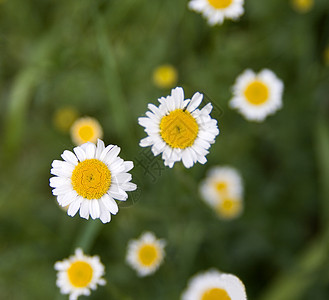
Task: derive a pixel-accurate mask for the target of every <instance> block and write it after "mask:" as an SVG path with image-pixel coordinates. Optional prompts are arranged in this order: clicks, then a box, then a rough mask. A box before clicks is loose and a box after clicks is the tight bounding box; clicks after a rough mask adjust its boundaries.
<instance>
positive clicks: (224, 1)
mask: <svg viewBox="0 0 329 300" xmlns="http://www.w3.org/2000/svg"><path fill="white" fill-rule="evenodd" d="M208 2H209V4H210V5H211V6H212V7H214V8H216V9H223V8H227V7H229V6H230V5H231V4H232V2H233V0H208Z"/></svg>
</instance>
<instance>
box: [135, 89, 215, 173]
mask: <svg viewBox="0 0 329 300" xmlns="http://www.w3.org/2000/svg"><path fill="white" fill-rule="evenodd" d="M202 99H203V95H202V94H200V93H195V94H194V95H193V97H192V99H191V100H190V99H187V100H185V99H184V91H183V89H182V88H180V87H177V88H175V89H173V90H172V91H171V95H169V96H167V97H166V98H164V97H162V98H160V99H159V102H160V105H159V107H156V106H155V105H153V104H149V105H148V108H149V110H150V111H148V112H146V117H142V118H139V119H138V123H139V124H140V125H141V126H143V127H145V132H146V133H147V134H148V137H146V138H144V139H142V140H141V141H140V144H139V145H140V146H141V147H148V146H152V148H151V150H152V152H153V154H154V155H155V156H156V155H158V154H160V153H162V159H163V160H164V164H165V165H166V166H169V167H170V168H172V167H173V165H174V164H175V162H178V161H181V160H182V162H183V164H184V166H185V167H186V168H190V167H192V166H193V165H194V164H195V163H196V162H197V161H198V162H199V163H201V164H205V163H206V161H207V159H206V155H207V154H208V153H209V152H208V149H209V148H210V145H211V144H213V143H214V142H215V137H216V136H217V135H218V134H219V130H218V127H217V121H216V120H214V119H212V118H211V117H210V112H211V110H212V105H211V104H210V103H208V104H207V105H206V106H204V107H203V108H202V109H201V110H200V109H198V106H199V105H200V103H201V101H202Z"/></svg>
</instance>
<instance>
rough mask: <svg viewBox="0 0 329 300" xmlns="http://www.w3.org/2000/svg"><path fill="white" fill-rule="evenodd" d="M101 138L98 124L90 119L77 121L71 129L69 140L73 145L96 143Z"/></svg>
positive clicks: (101, 130) (101, 133)
mask: <svg viewBox="0 0 329 300" xmlns="http://www.w3.org/2000/svg"><path fill="white" fill-rule="evenodd" d="M102 137H103V129H102V126H101V125H100V124H99V122H98V121H97V120H96V119H94V118H91V117H83V118H80V119H77V120H76V121H75V122H74V123H73V125H72V127H71V138H72V141H73V143H74V144H75V145H77V146H78V145H82V144H84V143H87V142H91V143H96V142H97V139H101V138H102Z"/></svg>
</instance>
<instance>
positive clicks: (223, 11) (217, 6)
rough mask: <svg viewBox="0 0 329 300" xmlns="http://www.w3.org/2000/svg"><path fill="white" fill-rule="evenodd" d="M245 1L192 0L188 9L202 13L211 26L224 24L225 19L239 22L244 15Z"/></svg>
mask: <svg viewBox="0 0 329 300" xmlns="http://www.w3.org/2000/svg"><path fill="white" fill-rule="evenodd" d="M243 4H244V0H191V1H190V2H189V4H188V7H189V8H190V9H191V10H194V11H196V12H200V13H202V15H203V16H204V17H205V18H207V19H208V23H209V25H211V26H213V25H215V24H222V23H223V22H224V19H225V18H226V19H232V20H237V19H238V18H239V17H240V16H241V15H243V13H244V9H243Z"/></svg>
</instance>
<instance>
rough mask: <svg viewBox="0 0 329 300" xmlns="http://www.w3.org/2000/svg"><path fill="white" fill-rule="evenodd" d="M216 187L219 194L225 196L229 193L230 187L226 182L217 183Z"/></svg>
mask: <svg viewBox="0 0 329 300" xmlns="http://www.w3.org/2000/svg"><path fill="white" fill-rule="evenodd" d="M215 187H216V190H217V192H218V193H219V194H225V193H226V192H227V188H228V185H227V182H225V181H218V182H216V184H215Z"/></svg>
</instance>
